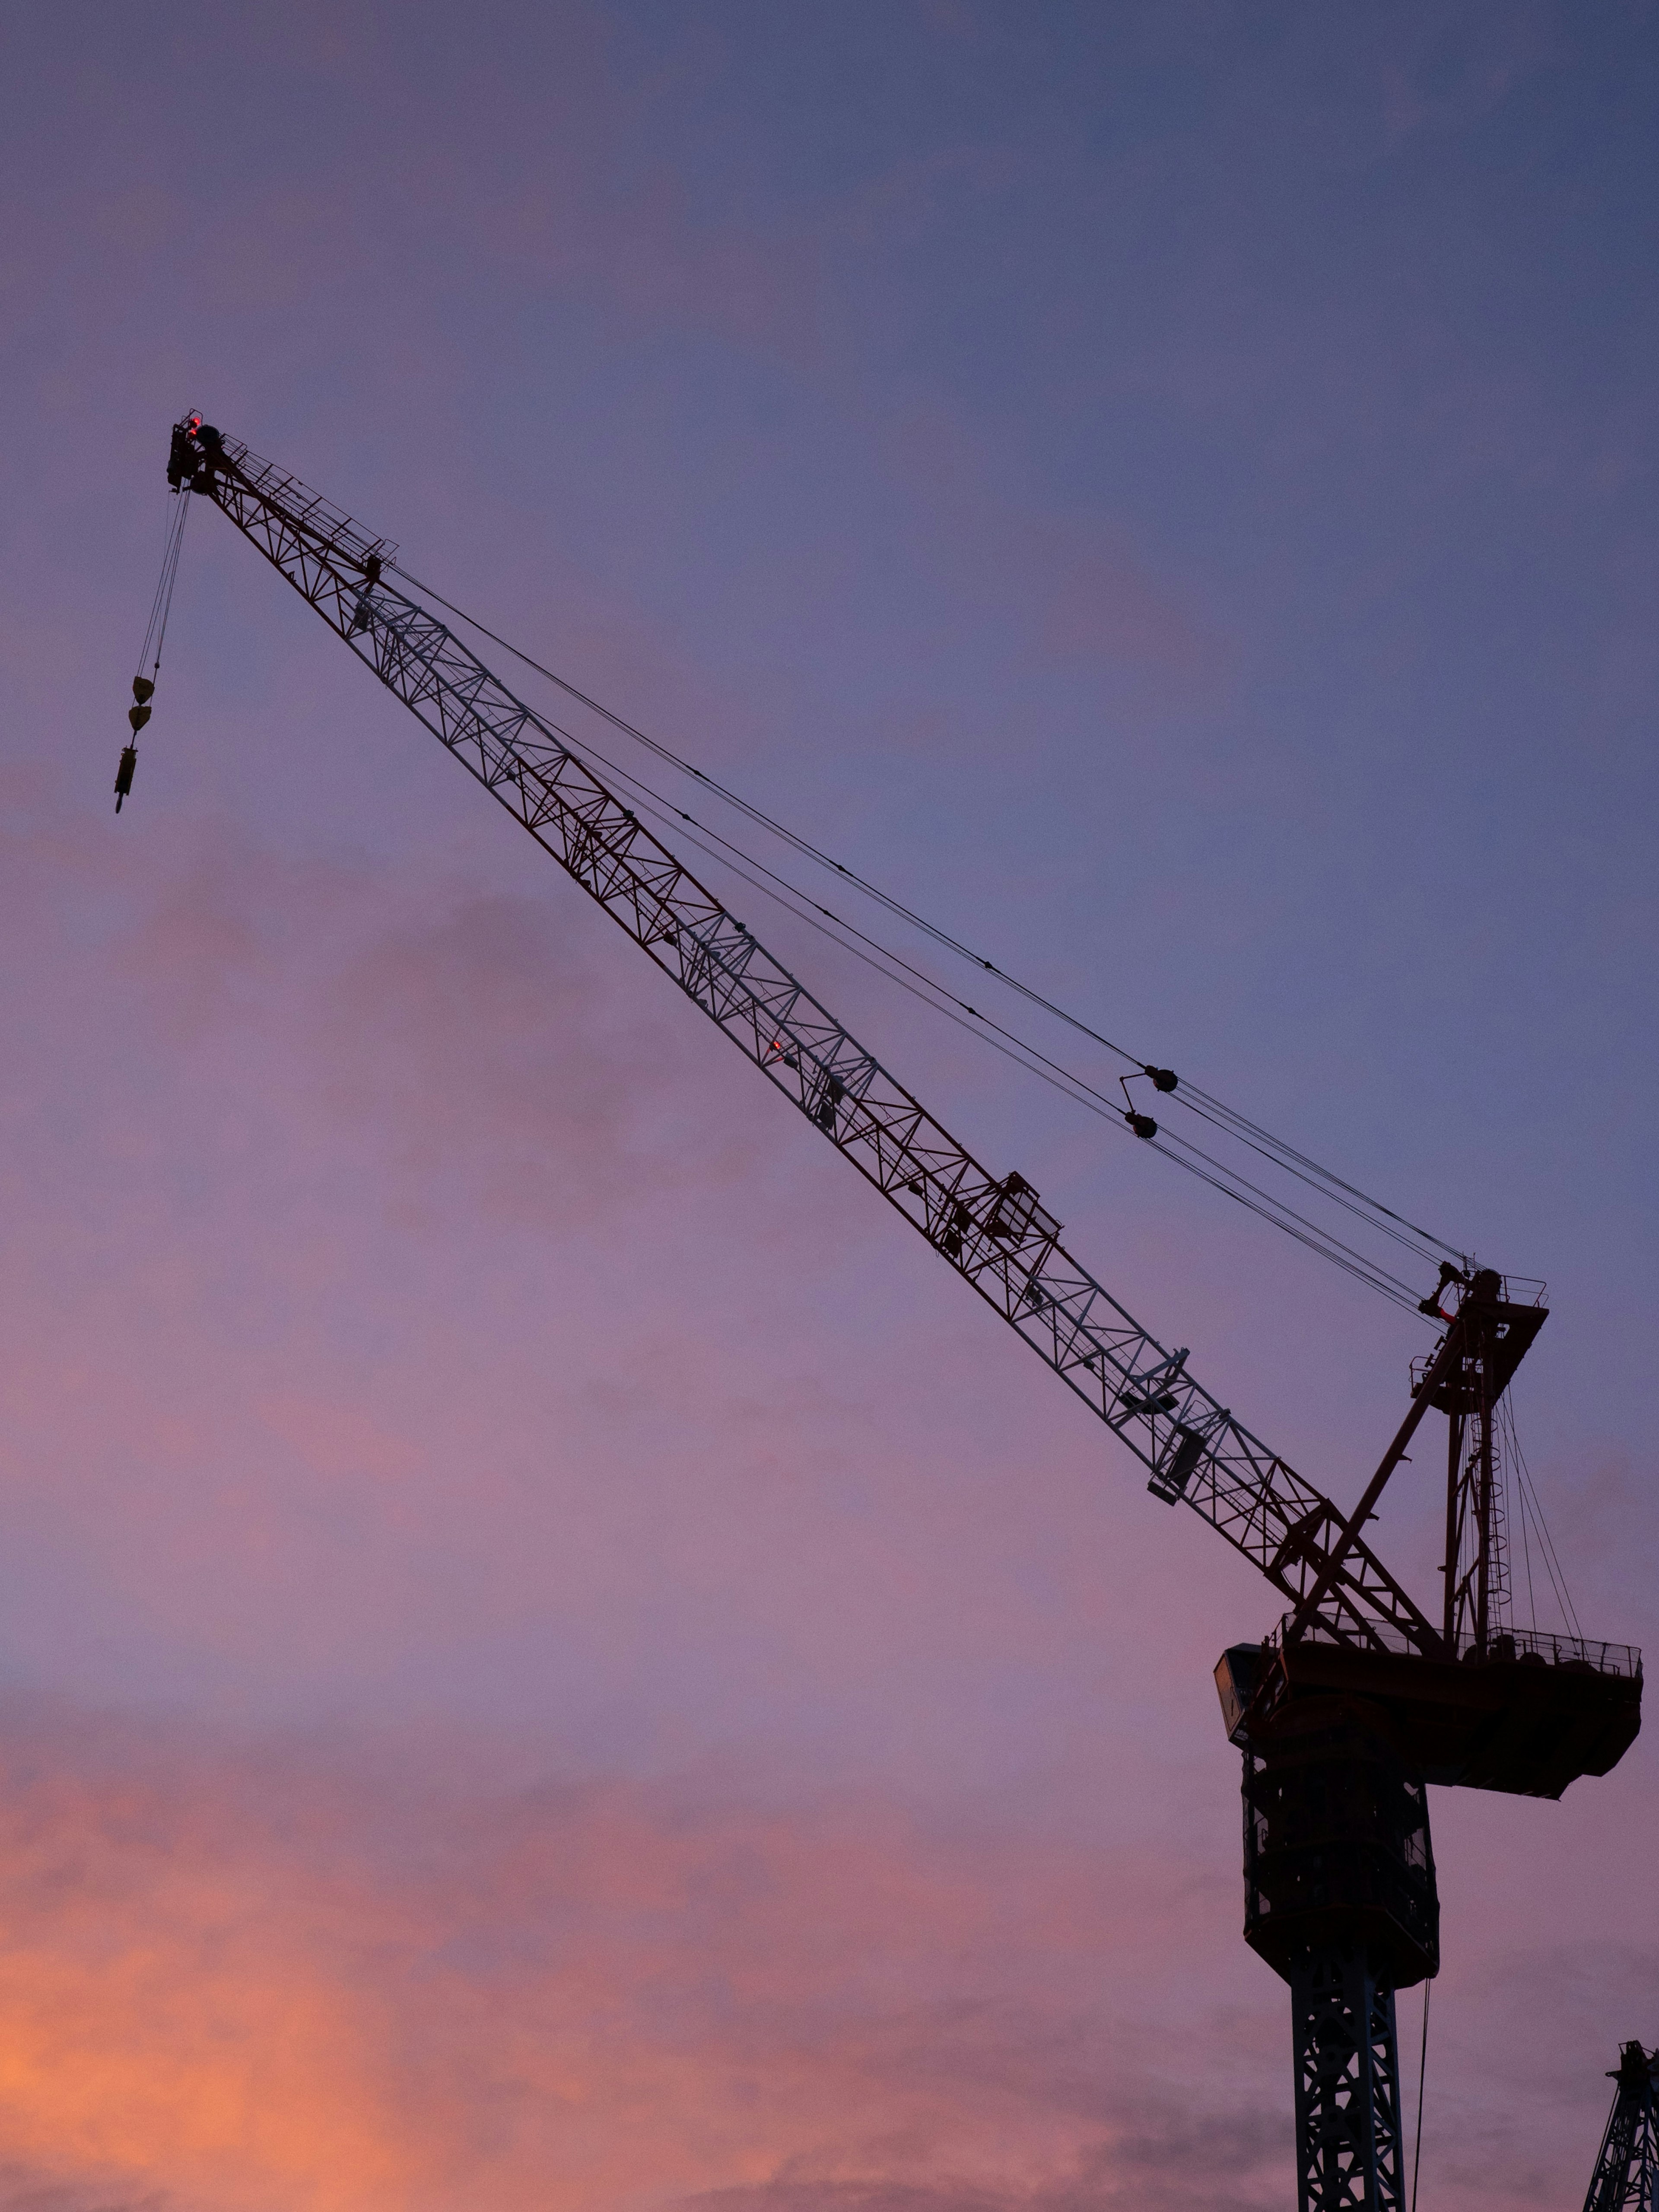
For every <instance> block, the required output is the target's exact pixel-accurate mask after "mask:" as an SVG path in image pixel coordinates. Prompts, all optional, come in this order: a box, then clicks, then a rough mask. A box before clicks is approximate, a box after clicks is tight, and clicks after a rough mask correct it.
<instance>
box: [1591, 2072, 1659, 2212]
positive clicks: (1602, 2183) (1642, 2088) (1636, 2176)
mask: <svg viewBox="0 0 1659 2212" xmlns="http://www.w3.org/2000/svg"><path fill="white" fill-rule="evenodd" d="M1612 2078H1613V2081H1616V2082H1617V2083H1618V2085H1619V2086H1618V2087H1617V2088H1616V2089H1615V2090H1614V2091H1613V2110H1612V2112H1609V2113H1608V2115H1607V2133H1606V2134H1605V2135H1604V2136H1602V2138H1601V2151H1600V2153H1599V2154H1598V2155H1597V2158H1596V2160H1595V2173H1594V2174H1593V2175H1592V2176H1591V2179H1590V2185H1589V2195H1588V2196H1587V2197H1585V2199H1584V2212H1659V2051H1644V2050H1643V2048H1642V2046H1641V2045H1640V2044H1639V2043H1626V2044H1625V2045H1623V2046H1622V2047H1621V2049H1620V2053H1619V2066H1618V2070H1617V2071H1616V2072H1615V2073H1614V2074H1613V2077H1612Z"/></svg>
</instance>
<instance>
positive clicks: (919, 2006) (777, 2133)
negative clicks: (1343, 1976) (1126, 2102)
mask: <svg viewBox="0 0 1659 2212" xmlns="http://www.w3.org/2000/svg"><path fill="white" fill-rule="evenodd" d="M427 1750H428V1756H429V1757H435V1759H437V1762H438V1763H439V1764H440V1765H449V1763H450V1760H451V1759H453V1757H455V1756H458V1754H456V1753H454V1750H453V1747H447V1748H446V1747H441V1746H438V1745H435V1744H434V1745H430V1746H428V1747H427ZM359 1757H360V1761H361V1747H360V1754H359ZM464 1763H465V1762H464ZM466 1781H467V1777H466V1775H465V1773H462V1772H454V1771H452V1772H451V1773H450V1774H449V1776H448V1777H447V1779H440V1780H435V1779H433V1778H431V1776H430V1775H429V1774H423V1773H422V1771H421V1770H420V1766H419V1765H418V1764H417V1763H416V1762H414V1761H411V1760H409V1759H407V1758H406V1757H405V1758H404V1760H403V1762H402V1763H401V1764H400V1763H398V1761H395V1760H392V1759H388V1758H387V1757H386V1754H385V1752H384V1750H383V1749H382V1751H381V1752H380V1753H374V1754H373V1755H372V1756H371V1758H370V1759H369V1762H368V1771H356V1772H354V1771H351V1766H350V1765H349V1763H348V1762H346V1761H343V1760H342V1759H340V1757H339V1756H338V1753H337V1752H336V1753H332V1754H325V1753H321V1752H317V1753H312V1754H306V1753H301V1751H299V1750H297V1749H295V1747H292V1746H289V1747H286V1748H283V1747H278V1746H276V1745H271V1744H266V1745H264V1746H243V1747H233V1746H228V1745H225V1744H224V1743H219V1744H217V1745H214V1744H210V1743H207V1742H204V1741H199V1740H198V1741H192V1740H191V1739H189V1738H187V1737H185V1736H182V1735H175V1736H172V1737H169V1736H168V1735H167V1734H166V1733H165V1732H161V1731H157V1730H155V1729H150V1730H145V1731H137V1730H134V1731H131V1732H126V1733H124V1734H122V1735H119V1736H118V1735H117V1734H116V1732H115V1731H114V1730H113V1729H109V1728H107V1727H101V1726H100V1727H94V1726H93V1725H91V1724H89V1723H86V1722H85V1721H83V1720H79V1719H77V1718H76V1717H75V1716H73V1715H70V1714H67V1713H65V1712H64V1711H62V1710H55V1711H51V1712H40V1711H35V1712H29V1713H25V1712H22V1711H19V1710H16V1709H15V1710H14V1712H13V1714H12V1716H11V1720H10V1724H9V1727H8V1728H7V1729H6V1731H5V1737H4V1765H3V1776H0V1786H3V1831H0V1914H3V1926H4V1933H5V1944H6V1971H5V1973H4V1975H3V1977H0V2143H3V2146H4V2152H5V2154H6V2155H7V2156H9V2158H10V2159H11V2160H14V2161H15V2162H16V2163H17V2164H19V2165H20V2166H22V2167H24V2168H25V2169H27V2171H28V2172H30V2173H31V2174H33V2175H34V2176H37V2177H40V2179H42V2181H43V2182H44V2181H49V2182H50V2183H51V2184H52V2185H55V2186H57V2187H58V2188H67V2189H74V2188H82V2189H87V2188H91V2187H94V2186H95V2185H103V2186H105V2187H106V2188H112V2189H116V2190H118V2191H124V2192H125V2194H126V2195H127V2196H128V2197H134V2196H141V2195H143V2193H144V2192H153V2193H156V2194H157V2195H159V2197H160V2199H161V2202H163V2203H166V2204H167V2205H173V2204H175V2203H176V2204H178V2205H179V2206H181V2207H197V2206H200V2207H203V2208H209V2207H210V2208H214V2212H266V2208H270V2212H276V2208H278V2207H282V2208H283V2209H284V2212H336V2208H338V2212H346V2208H348V2207H349V2208H351V2212H428V2208H430V2212H440V2208H446V2207H448V2206H450V2205H453V2204H454V2203H458V2202H460V2201H463V2199H471V2201H475V2202H480V2203H488V2204H489V2205H490V2206H491V2207H492V2208H499V2212H517V2209H518V2208H520V2207H524V2208H526V2212H529V2208H531V2207H532V2206H533V2207H535V2208H537V2212H579V2208H580V2212H590V2208H592V2207H594V2206H600V2205H602V2206H605V2207H615V2208H617V2212H623V2208H627V2209H628V2212H633V2208H645V2207H648V2206H659V2205H661V2206H668V2205H671V2204H676V2203H681V2202H683V2201H684V2200H686V2199H688V2198H692V2199H695V2198H699V2197H708V2199H709V2200H710V2201H711V2202H713V2203H726V2202H730V2203H750V2202H752V2203H755V2204H756V2205H757V2206H758V2205H763V2204H764V2205H772V2204H777V2205H780V2206H781V2205H784V2204H794V2203H805V2202H806V2201H808V2198H807V2197H803V2196H802V2195H801V2193H800V2192H801V2191H803V2190H809V2191H816V2192H820V2194H818V2195H812V2196H811V2200H810V2201H811V2202H813V2203H817V2202H820V2201H823V2202H838V2201H840V2200H841V2198H842V2196H843V2195H845V2194H846V2193H847V2192H852V2194H851V2195H850V2196H849V2197H848V2201H849V2202H857V2203H878V2202H885V2201H886V2199H884V2198H883V2197H881V2195H880V2192H881V2191H893V2190H898V2191H911V2192H915V2191H921V2192H923V2196H922V2197H916V2198H915V2201H916V2202H922V2201H924V2200H925V2201H927V2202H928V2203H933V2202H939V2203H951V2204H957V2203H962V2204H969V2203H981V2202H982V2203H998V2204H1001V2203H1017V2202H1018V2203H1024V2202H1027V2201H1042V2202H1048V2201H1050V2200H1051V2199H1052V2201H1054V2202H1056V2203H1058V2202H1060V2201H1061V2197H1060V2196H1056V2195H1055V2194H1054V2192H1056V2191H1059V2192H1062V2193H1063V2192H1064V2191H1066V2190H1068V2189H1070V2188H1071V2187H1072V2186H1073V2184H1074V2183H1075V2181H1076V2179H1077V2177H1078V2176H1079V2174H1082V2173H1084V2172H1094V2173H1096V2174H1097V2176H1098V2177H1100V2179H1098V2180H1097V2183H1095V2184H1091V2187H1096V2188H1097V2189H1098V2190H1104V2191H1107V2192H1108V2193H1107V2194H1106V2195H1103V2196H1102V2197H1100V2201H1102V2202H1106V2201H1109V2191H1110V2187H1111V2186H1113V2185H1114V2184H1113V2182H1112V2172H1113V2158H1114V2145H1115V2143H1117V2142H1120V2141H1124V2142H1127V2143H1128V2145H1129V2147H1128V2149H1127V2154H1126V2156H1127V2166H1128V2167H1129V2169H1130V2170H1132V2171H1133V2169H1134V2168H1135V2167H1136V2166H1138V2164H1139V2156H1138V2154H1137V2153H1136V2151H1135V2149H1134V2148H1133V2142H1132V2141H1131V2140H1130V2138H1131V2137H1132V2136H1133V2128H1132V2127H1131V2126H1130V2124H1129V2119H1128V2115H1127V2112H1126V2111H1125V2110H1124V2109H1120V2108H1118V2107H1117V2106H1115V2101H1114V2098H1113V2097H1112V2096H1109V2095H1108V2094H1106V2093H1105V2091H1104V2088H1103V2084H1104V2082H1105V2081H1106V2079H1107V2077H1108V2075H1109V2073H1111V2074H1115V2075H1119V2076H1121V2075H1122V2074H1123V2073H1124V2070H1125V2064H1126V2062H1127V2070H1128V2072H1129V2073H1130V2074H1131V2075H1134V2074H1136V2073H1138V2072H1139V2067H1138V2065H1137V2063H1135V2062H1134V2061H1133V2059H1130V2058H1129V2057H1128V2054H1127V2049H1125V2050H1120V2051H1118V2054H1117V2057H1116V2058H1115V2060H1113V2061H1112V2062H1111V2063H1110V2065H1109V2064H1108V2057H1109V2052H1110V2051H1112V2050H1113V2049H1114V2048H1115V2045H1116V2038H1115V2032H1114V2031H1113V2030H1112V2029H1111V2027H1110V2026H1109V2022H1108V2021H1107V2019H1106V2015H1105V2011H1104V2010H1103V2007H1102V2005H1101V2002H1100V2001H1099V1995H1098V1993H1097V1992H1093V1993H1091V1987H1090V1984H1091V1982H1092V1981H1093V1980H1094V1979H1095V1978H1097V1976H1098V1973H1099V1972H1100V1970H1101V1967H1102V1966H1103V1964H1105V1963H1107V1962H1108V1961H1109V1958H1110V1954H1111V1950H1112V1936H1111V1929H1110V1925H1109V1913H1108V1911H1107V1909H1106V1905H1105V1899H1107V1897H1108V1895H1109V1887H1108V1886H1105V1885H1103V1883H1102V1881H1101V1879H1100V1869H1098V1868H1097V1866H1095V1865H1094V1864H1093V1863H1091V1862H1089V1861H1088V1860H1087V1859H1086V1858H1085V1857H1084V1855H1082V1854H1080V1853H1072V1854H1066V1853H1063V1852H1060V1853H1047V1854H1045V1853H1042V1852H1037V1851H1034V1850H1029V1849H1028V1850H1025V1851H1024V1853H1023V1854H1018V1855H1016V1857H1015V1859H1014V1860H1012V1861H1011V1860H1010V1858H1009V1856H1008V1851H1007V1847H1006V1845H996V1844H988V1843H986V1844H981V1845H980V1846H978V1847H977V1848H976V1849H969V1850H964V1849H963V1847H962V1846H961V1845H960V1844H956V1845H952V1846H945V1845H942V1844H940V1843H939V1841H938V1840H937V1839H930V1838H927V1836H925V1835H924V1834H922V1833H921V1832H920V1831H918V1830H917V1829H916V1827H915V1826H914V1825H913V1824H912V1823H911V1822H910V1821H909V1820H907V1819H906V1818H905V1817H904V1816H902V1814H899V1813H898V1812H897V1811H896V1810H895V1808H892V1807H891V1806H890V1805H884V1804H882V1803H880V1802H870V1801H858V1802H854V1801H851V1800H843V1801H841V1802H827V1803H824V1804H821V1805H819V1806H817V1807H815V1808H800V1807H797V1808H794V1809H793V1810H784V1809H779V1808H765V1807H763V1806H756V1805H745V1804H744V1802H743V1793H741V1792H733V1791H732V1790H731V1789H730V1787H729V1784H730V1781H731V1778H729V1777H728V1778H726V1784H727V1786H726V1788H724V1789H722V1790H718V1791H717V1792H715V1793H714V1796H712V1797H711V1796H709V1795H708V1794H707V1793H703V1794H702V1795H699V1794H697V1793H694V1792H692V1791H691V1790H689V1789H687V1788H684V1787H682V1788H680V1789H678V1790H672V1789H669V1788H667V1787H657V1788H646V1787H643V1786H639V1785H624V1784H617V1783H606V1782H603V1781H599V1780H593V1779H589V1780H586V1781H584V1782H579V1783H575V1784H570V1783H558V1784H544V1785H540V1786H537V1787H532V1788H528V1789H526V1790H521V1791H520V1792H519V1793H518V1794H517V1795H515V1796H503V1795H501V1794H499V1793H498V1794H496V1795H495V1796H493V1797H489V1798H486V1799H483V1800H478V1799H475V1798H473V1797H472V1796H471V1795H470V1794H469V1791H468V1790H467V1788H466V1786H465V1784H466ZM1173 1925H1174V1923H1170V1925H1169V1926H1166V1928H1165V1929H1164V1936H1165V1938H1166V1940H1167V1939H1168V1937H1169V1936H1170V1934H1171V1932H1172V1929H1173ZM1131 1948H1133V1945H1131ZM1085 1962H1088V1963H1087V1964H1086V1966H1085ZM1107 2009H1109V2008H1107ZM1143 2118H1144V2115H1143ZM1236 2132H1237V2130H1236V2129H1235V2133H1236ZM1268 2135H1269V2137H1270V2138H1273V2139H1271V2140H1268V2141H1267V2142H1259V2143H1258V2144H1257V2146H1256V2149H1255V2164H1256V2165H1257V2166H1263V2165H1264V2162H1265V2165H1266V2166H1267V2168H1269V2169H1271V2167H1272V2166H1273V2164H1274V2163H1275V2162H1276V2159H1277V2154H1278V2151H1279V2148H1280V2146H1279V2144H1278V2142H1277V2141H1276V2137H1274V2132H1273V2130H1269V2131H1268ZM941 2189H942V2190H944V2191H945V2196H943V2197H939V2196H938V2194H937V2192H938V2191H940V2190H941ZM871 2191H875V2192H877V2193H876V2195H875V2196H873V2197H872V2196H871V2195H870V2192H871ZM894 2201H897V2200H894ZM1236 2201H1237V2200H1236Z"/></svg>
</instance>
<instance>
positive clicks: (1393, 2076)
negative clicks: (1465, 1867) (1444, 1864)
mask: <svg viewBox="0 0 1659 2212" xmlns="http://www.w3.org/2000/svg"><path fill="white" fill-rule="evenodd" d="M1243 1788H1244V1937H1245V1941H1246V1942H1248V1943H1249V1945H1250V1947H1251V1948H1252V1949H1253V1950H1254V1951H1255V1952H1256V1953H1257V1954H1258V1955H1259V1956H1260V1957H1261V1958H1262V1959H1264V1960H1266V1961H1267V1964H1268V1965H1269V1966H1272V1967H1273V1971H1274V1972H1276V1973H1278V1974H1279V1975H1280V1976H1281V1977H1282V1978H1283V1979H1284V1980H1285V1981H1286V1982H1287V1983H1288V1984H1290V1990H1291V2037H1292V2042H1293V2045H1294V2051H1295V2062H1296V2137H1297V2204H1298V2206H1299V2208H1300V2212H1351V2208H1352V2212H1362V2208H1363V2212H1404V2206H1405V2195H1404V2180H1403V2175H1404V2159H1403V2151H1402V2126H1401V2106H1400V2055H1399V2039H1398V2035H1397V2033H1396V2029H1395V1990H1400V1989H1405V1988H1408V1987H1410V1986H1411V1985H1412V1984H1414V1983H1417V1982H1420V1981H1422V1980H1424V1979H1425V1978H1427V1977H1428V1976H1430V1975H1431V1974H1433V1973H1434V1972H1436V1971H1437V1968H1438V1966H1439V1963H1440V1940H1439V1934H1440V1904H1439V1898H1438V1894H1437V1890H1436V1887H1435V1878H1434V1856H1433V1851H1432V1850H1431V1844H1430V1838H1429V1814H1428V1798H1427V1792H1426V1790H1425V1786H1424V1784H1423V1783H1422V1781H1421V1779H1420V1778H1419V1777H1418V1776H1417V1775H1415V1774H1414V1773H1413V1772H1412V1771H1411V1770H1410V1768H1409V1767H1408V1766H1407V1764H1406V1762H1405V1761H1404V1759H1402V1758H1401V1755H1400V1753H1399V1751H1398V1750H1397V1748H1396V1747H1395V1745H1394V1743H1393V1741H1391V1739H1390V1736H1389V1731H1388V1729H1387V1725H1386V1723H1384V1722H1383V1719H1382V1717H1381V1716H1380V1715H1378V1714H1376V1713H1375V1712H1373V1711H1370V1710H1368V1709H1367V1708H1366V1707H1365V1705H1364V1704H1363V1702H1361V1701H1358V1700H1348V1699H1338V1698H1312V1699H1305V1700H1300V1701H1296V1702H1293V1703H1292V1704H1291V1705H1289V1706H1288V1707H1287V1708H1285V1710H1284V1711H1282V1712H1281V1713H1280V1714H1279V1715H1278V1716H1276V1717H1274V1718H1273V1720H1272V1721H1271V1722H1270V1723H1267V1724H1266V1725H1265V1726H1261V1727H1258V1728H1256V1729H1253V1731H1252V1733H1251V1735H1250V1738H1249V1741H1248V1743H1247V1744H1246V1746H1245V1747H1244V1784H1243Z"/></svg>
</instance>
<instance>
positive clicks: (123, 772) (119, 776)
mask: <svg viewBox="0 0 1659 2212" xmlns="http://www.w3.org/2000/svg"><path fill="white" fill-rule="evenodd" d="M137 765H138V748H137V745H123V746H122V748H121V765H120V766H119V768H118V769H116V771H115V811H116V812H117V813H119V812H120V811H121V801H122V800H123V799H125V798H126V797H128V795H129V794H130V793H131V790H132V771H133V770H134V769H136V768H137Z"/></svg>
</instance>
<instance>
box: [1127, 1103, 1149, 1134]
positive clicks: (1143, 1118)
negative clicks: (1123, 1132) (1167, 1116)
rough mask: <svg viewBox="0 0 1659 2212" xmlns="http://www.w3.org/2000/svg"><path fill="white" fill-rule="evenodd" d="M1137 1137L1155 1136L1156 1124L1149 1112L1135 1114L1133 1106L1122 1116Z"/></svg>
mask: <svg viewBox="0 0 1659 2212" xmlns="http://www.w3.org/2000/svg"><path fill="white" fill-rule="evenodd" d="M1123 1118H1124V1120H1125V1121H1127V1123H1128V1125H1129V1127H1131V1128H1132V1129H1133V1131H1134V1133H1135V1134H1136V1136H1138V1137H1155V1136H1157V1134H1158V1124H1157V1122H1156V1121H1153V1119H1152V1115H1150V1114H1137V1113H1136V1112H1135V1111H1134V1109H1133V1108H1131V1109H1130V1110H1129V1111H1128V1112H1127V1114H1126V1115H1124V1116H1123Z"/></svg>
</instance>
